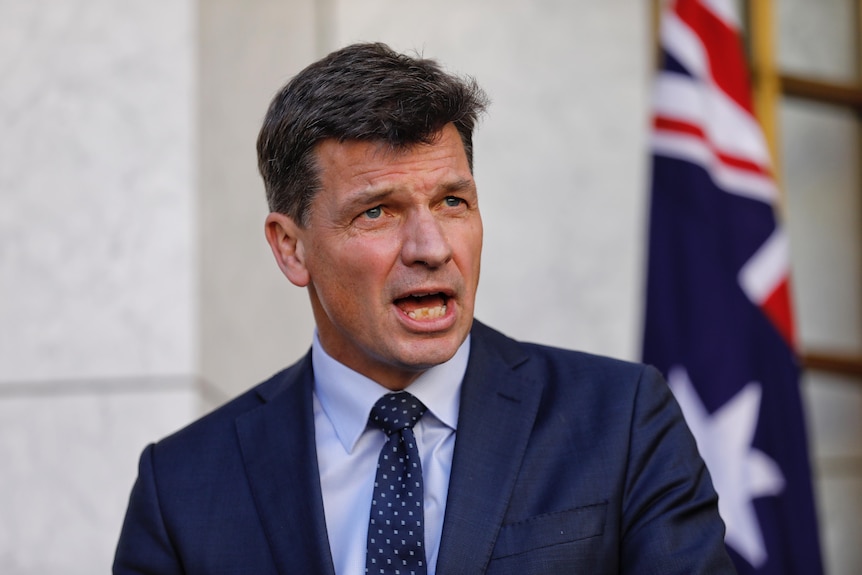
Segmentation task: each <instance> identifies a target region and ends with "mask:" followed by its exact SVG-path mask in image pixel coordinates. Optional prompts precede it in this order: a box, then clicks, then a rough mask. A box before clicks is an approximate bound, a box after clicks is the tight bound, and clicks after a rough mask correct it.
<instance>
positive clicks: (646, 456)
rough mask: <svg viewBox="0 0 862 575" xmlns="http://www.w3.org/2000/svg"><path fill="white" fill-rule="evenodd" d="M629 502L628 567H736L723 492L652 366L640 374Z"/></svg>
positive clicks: (624, 560) (660, 570) (658, 570)
mask: <svg viewBox="0 0 862 575" xmlns="http://www.w3.org/2000/svg"><path fill="white" fill-rule="evenodd" d="M629 445H630V446H631V451H630V454H629V463H628V469H627V473H626V485H625V494H624V500H623V518H622V520H623V524H622V533H621V537H622V542H621V545H622V549H621V557H620V560H621V567H622V572H623V573H638V574H642V573H655V574H662V575H669V574H673V573H679V574H683V573H685V574H693V573H710V574H714V573H735V572H736V571H735V569H734V567H733V564H732V562H731V560H730V557H729V556H728V555H727V550H726V549H725V545H724V523H723V522H722V521H721V518H720V517H719V515H718V497H717V496H716V494H715V491H714V489H713V486H712V480H711V479H710V476H709V473H708V472H707V469H706V466H705V465H704V463H703V460H702V459H701V458H700V455H699V454H698V451H697V446H696V444H695V442H694V438H693V437H692V435H691V433H690V431H689V429H688V427H687V426H686V424H685V421H684V419H683V416H682V412H681V410H680V408H679V406H678V405H677V403H676V400H675V399H674V398H673V395H672V394H671V392H670V389H669V388H668V386H667V384H666V383H665V382H664V380H663V379H662V377H661V375H660V374H659V373H658V371H656V370H655V369H654V368H651V367H647V368H645V369H644V371H643V373H642V374H641V380H640V382H639V384H638V390H637V396H636V398H635V402H634V413H633V417H632V424H631V429H630V443H629Z"/></svg>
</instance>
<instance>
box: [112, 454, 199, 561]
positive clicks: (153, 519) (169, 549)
mask: <svg viewBox="0 0 862 575" xmlns="http://www.w3.org/2000/svg"><path fill="white" fill-rule="evenodd" d="M154 450H155V446H153V445H150V446H148V447H147V448H146V449H145V450H144V452H143V454H142V455H141V460H140V465H139V467H138V479H137V481H135V485H134V487H133V488H132V494H131V496H130V498H129V507H128V509H127V511H126V519H125V521H124V523H123V529H122V532H121V533H120V540H119V543H118V544H117V552H116V555H115V557H114V568H113V573H114V575H180V574H182V573H183V569H182V567H181V565H180V562H179V560H178V558H177V555H176V553H175V551H174V548H173V546H172V544H171V541H170V538H169V536H168V533H167V530H166V529H165V524H164V522H163V520H162V513H161V508H160V504H159V496H158V490H157V485H156V477H155V472H154V469H153V457H154Z"/></svg>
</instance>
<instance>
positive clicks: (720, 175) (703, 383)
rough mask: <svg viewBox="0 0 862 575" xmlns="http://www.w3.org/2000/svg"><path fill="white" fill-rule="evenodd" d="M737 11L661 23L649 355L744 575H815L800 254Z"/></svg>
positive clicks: (676, 5)
mask: <svg viewBox="0 0 862 575" xmlns="http://www.w3.org/2000/svg"><path fill="white" fill-rule="evenodd" d="M733 5H735V3H734V2H725V1H722V0H677V1H676V2H673V3H672V5H671V6H669V8H668V9H667V11H666V12H665V13H664V15H663V20H662V50H663V57H664V58H663V60H664V63H663V66H662V69H661V70H660V71H659V73H658V74H657V76H656V81H655V94H654V104H653V106H654V112H655V119H654V127H653V133H652V138H651V148H652V152H653V170H652V200H651V213H650V218H651V219H650V233H649V267H648V278H647V300H646V318H645V327H644V346H643V360H644V361H645V362H646V363H650V364H652V365H655V366H656V367H658V368H659V369H660V370H661V371H662V372H663V373H664V374H665V376H666V377H667V379H668V383H669V385H670V386H671V388H672V389H673V391H674V394H675V396H676V398H677V400H678V401H679V403H680V405H681V407H682V409H683V412H684V414H685V417H686V421H687V422H688V424H689V426H690V427H691V429H692V432H693V433H694V434H695V438H696V439H697V442H698V448H699V449H700V451H701V454H702V456H703V457H704V460H705V461H706V463H707V466H708V467H709V470H710V473H711V475H712V477H713V483H714V484H715V487H716V490H717V491H718V493H719V511H720V513H721V515H722V518H723V519H724V521H725V523H726V525H727V536H726V543H727V547H728V550H729V552H730V554H731V556H732V557H733V559H734V562H735V563H736V566H737V569H738V570H739V572H740V573H741V574H748V573H752V574H754V573H756V574H776V575H777V574H782V575H787V574H799V575H803V574H804V575H817V574H819V573H822V561H821V555H820V546H819V538H818V530H817V520H816V513H815V507H814V500H813V494H812V485H811V469H810V463H809V458H808V450H807V438H806V433H805V425H804V420H803V410H802V402H801V398H800V391H799V368H798V365H797V361H796V356H795V353H794V349H793V347H794V334H793V320H792V314H791V306H790V297H789V293H790V291H789V282H788V277H789V258H788V253H789V250H788V246H787V240H786V237H785V235H784V233H783V231H782V230H781V228H780V226H778V225H777V222H776V218H775V215H774V209H773V205H774V203H775V200H776V196H777V191H776V188H775V184H774V180H773V178H772V175H771V171H770V170H771V168H770V162H769V155H768V151H767V146H766V144H765V142H764V139H763V135H762V132H761V130H760V127H759V126H758V124H757V121H756V119H755V118H754V115H753V113H752V106H751V96H750V87H749V85H748V72H747V68H746V63H745V59H744V53H743V51H742V49H741V46H740V39H739V34H738V20H737V19H736V17H735V15H734V14H733V13H732V10H731V7H732V6H733Z"/></svg>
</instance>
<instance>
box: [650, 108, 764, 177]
mask: <svg viewBox="0 0 862 575" xmlns="http://www.w3.org/2000/svg"><path fill="white" fill-rule="evenodd" d="M653 127H654V128H655V129H656V130H657V131H666V132H675V133H678V134H688V135H690V136H695V137H697V138H699V139H701V140H703V142H704V143H705V144H706V145H707V147H709V149H710V150H711V151H712V153H713V154H714V155H715V157H716V158H717V159H718V161H719V162H721V163H722V164H724V165H726V166H728V167H731V168H734V169H737V170H744V171H746V172H752V173H754V174H758V175H761V176H766V177H769V178H771V177H772V172H771V171H770V170H769V169H767V168H764V167H763V166H761V165H760V164H757V163H755V162H752V161H751V160H746V159H744V158H740V157H739V156H731V155H730V154H724V153H721V152H719V151H718V150H716V149H715V147H714V146H712V144H711V143H710V141H709V138H707V136H706V134H705V133H704V131H703V128H701V127H700V126H698V125H696V124H690V123H688V122H682V121H680V120H672V119H671V118H667V117H664V116H656V117H655V119H654V120H653Z"/></svg>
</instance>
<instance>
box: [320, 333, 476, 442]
mask: <svg viewBox="0 0 862 575" xmlns="http://www.w3.org/2000/svg"><path fill="white" fill-rule="evenodd" d="M469 357H470V336H469V334H468V335H467V339H465V340H464V343H463V344H461V347H459V348H458V351H456V352H455V355H454V356H452V359H450V360H449V361H447V362H445V363H441V364H440V365H435V366H434V367H432V368H430V369H427V370H426V371H424V372H423V373H422V374H421V375H420V376H419V377H417V378H416V380H415V381H413V383H411V384H410V385H409V386H408V387H407V389H406V391H409V392H410V393H412V394H413V395H414V396H416V397H417V398H418V399H419V400H420V401H421V402H422V403H424V404H425V407H427V408H428V412H429V413H431V414H433V415H434V417H436V418H437V419H438V420H440V422H441V423H443V424H444V425H446V426H447V427H449V428H451V429H453V430H454V429H457V427H458V407H459V405H460V399H461V393H460V392H461V382H462V380H463V379H464V373H466V371H467V361H468V359H469ZM311 362H312V366H313V369H314V390H315V393H316V394H317V399H318V400H319V401H320V406H321V408H322V409H323V411H324V413H325V414H326V417H327V418H328V419H329V421H330V422H331V423H332V427H333V428H334V429H335V433H336V435H337V436H338V439H339V441H341V444H342V445H343V446H344V449H345V451H347V452H348V453H351V452H352V451H353V448H354V446H355V445H356V442H357V441H358V440H359V436H360V435H362V432H363V431H365V426H366V425H367V423H368V415H369V413H371V408H372V407H374V404H375V403H376V402H377V400H378V399H380V398H381V397H383V396H384V395H386V394H387V393H389V392H390V390H389V389H387V388H385V387H383V386H382V385H380V384H378V383H377V382H375V381H373V380H371V379H369V378H367V377H365V376H364V375H361V374H360V373H358V372H356V371H353V370H352V369H350V368H349V367H347V366H346V365H344V364H342V363H340V362H338V361H337V360H335V359H333V358H332V356H330V355H329V354H327V353H326V351H325V350H324V349H323V346H322V345H321V344H320V339H319V338H318V335H317V330H315V332H314V339H313V341H312V344H311Z"/></svg>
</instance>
